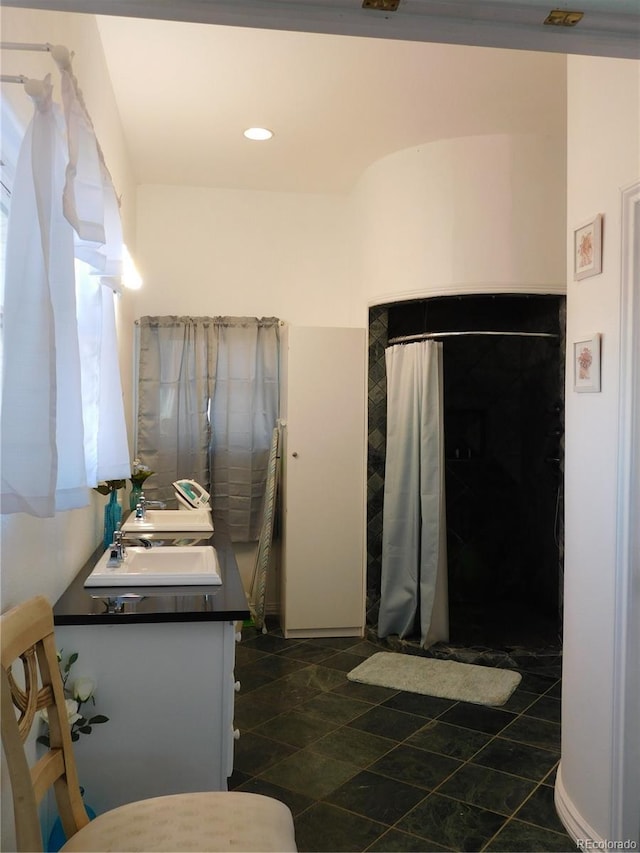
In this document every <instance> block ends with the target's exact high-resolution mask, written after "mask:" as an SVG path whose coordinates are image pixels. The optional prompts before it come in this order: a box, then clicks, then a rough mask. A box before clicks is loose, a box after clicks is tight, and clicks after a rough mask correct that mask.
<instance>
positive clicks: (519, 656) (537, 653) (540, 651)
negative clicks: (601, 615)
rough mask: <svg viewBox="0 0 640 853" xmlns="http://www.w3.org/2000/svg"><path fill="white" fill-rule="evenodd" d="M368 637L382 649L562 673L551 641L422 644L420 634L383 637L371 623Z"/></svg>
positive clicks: (559, 652) (557, 647)
mask: <svg viewBox="0 0 640 853" xmlns="http://www.w3.org/2000/svg"><path fill="white" fill-rule="evenodd" d="M366 638H367V640H369V642H371V643H374V644H375V645H377V646H379V647H380V650H381V651H391V652H402V653H404V654H412V655H419V656H422V657H427V658H436V659H438V660H455V661H458V662H460V663H471V664H477V665H479V666H494V667H501V668H503V669H517V670H526V671H530V672H536V673H537V674H538V675H547V676H552V677H554V678H560V677H561V675H562V646H561V645H560V643H558V644H557V645H548V646H544V647H540V648H525V647H523V646H504V647H502V648H497V649H496V648H489V647H487V646H480V645H456V644H453V643H434V644H433V645H432V646H430V647H429V648H427V649H425V648H422V646H421V645H420V640H419V638H415V639H413V638H408V639H400V637H398V636H395V635H392V636H389V637H385V638H383V639H381V638H380V637H378V635H377V633H376V630H375V628H374V627H372V626H371V625H367V628H366Z"/></svg>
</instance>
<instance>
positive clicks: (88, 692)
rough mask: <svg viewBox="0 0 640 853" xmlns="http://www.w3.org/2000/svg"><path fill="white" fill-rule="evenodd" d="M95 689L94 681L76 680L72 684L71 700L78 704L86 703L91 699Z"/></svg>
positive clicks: (88, 679)
mask: <svg viewBox="0 0 640 853" xmlns="http://www.w3.org/2000/svg"><path fill="white" fill-rule="evenodd" d="M95 689H96V685H95V681H93V679H91V678H76V680H75V681H74V682H73V698H74V699H77V700H78V702H86V701H87V699H91V697H92V696H93V691H94V690H95Z"/></svg>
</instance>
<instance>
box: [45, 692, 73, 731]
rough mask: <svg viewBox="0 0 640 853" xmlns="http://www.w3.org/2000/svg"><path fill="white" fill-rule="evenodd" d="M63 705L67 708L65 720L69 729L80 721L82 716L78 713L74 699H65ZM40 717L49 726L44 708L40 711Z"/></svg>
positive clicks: (47, 714) (47, 715) (47, 713)
mask: <svg viewBox="0 0 640 853" xmlns="http://www.w3.org/2000/svg"><path fill="white" fill-rule="evenodd" d="M64 703H65V705H66V706H67V719H68V722H69V727H71V726H72V725H73V724H74V723H75V722H76V721H77V720H79V719H80V717H81V716H82V714H79V713H78V707H79V706H78V703H77V702H76V700H75V699H65V700H64ZM40 716H41V717H42V719H43V720H44V721H45V723H46V724H47V725H49V712H48V711H47V709H46V708H42V710H41V711H40Z"/></svg>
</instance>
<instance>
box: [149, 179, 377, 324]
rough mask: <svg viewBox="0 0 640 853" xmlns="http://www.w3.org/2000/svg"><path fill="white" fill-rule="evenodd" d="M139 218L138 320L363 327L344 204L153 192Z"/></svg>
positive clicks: (309, 197) (168, 189) (299, 197)
mask: <svg viewBox="0 0 640 853" xmlns="http://www.w3.org/2000/svg"><path fill="white" fill-rule="evenodd" d="M137 209H138V228H137V237H138V241H137V261H138V264H139V269H140V272H141V274H142V276H143V278H144V280H145V287H144V289H143V290H140V291H139V292H138V293H137V294H136V298H135V303H134V305H135V313H136V316H138V317H140V316H144V315H145V314H158V315H164V314H193V315H203V314H204V315H218V314H228V315H234V316H245V315H249V316H276V317H280V318H282V319H284V320H286V321H288V322H290V323H295V324H297V325H314V326H353V325H362V322H361V319H362V318H361V316H360V315H359V313H358V310H357V309H358V303H359V300H358V289H357V288H354V248H353V239H352V237H353V233H354V231H353V229H354V224H353V222H352V220H351V218H350V216H349V203H348V198H346V197H345V196H341V195H328V194H327V195H316V194H302V193H298V194H296V193H276V192H251V191H247V190H218V189H208V188H204V187H175V186H155V185H154V186H141V187H139V189H138V203H137Z"/></svg>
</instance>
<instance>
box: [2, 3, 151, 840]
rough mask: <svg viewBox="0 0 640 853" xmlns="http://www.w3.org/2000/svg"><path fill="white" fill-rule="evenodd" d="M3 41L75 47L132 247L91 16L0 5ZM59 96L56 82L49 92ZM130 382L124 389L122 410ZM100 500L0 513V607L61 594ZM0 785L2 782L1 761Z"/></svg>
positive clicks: (122, 322) (7, 820)
mask: <svg viewBox="0 0 640 853" xmlns="http://www.w3.org/2000/svg"><path fill="white" fill-rule="evenodd" d="M1 14H2V39H3V41H12V42H28V43H41V42H51V43H53V44H64V45H65V46H66V47H68V48H69V49H70V50H72V51H75V54H76V57H75V60H74V71H75V74H76V76H77V78H78V80H79V83H80V86H81V88H82V90H83V93H84V96H85V100H86V103H87V106H88V109H89V112H90V114H91V116H92V119H93V122H94V126H95V128H96V132H97V135H98V139H99V140H100V143H101V145H102V148H103V151H104V154H105V158H106V162H107V164H108V166H109V169H110V171H111V174H112V176H113V179H114V183H115V186H116V190H117V192H118V193H119V194H121V195H122V215H123V224H124V229H125V240H127V242H128V243H129V244H130V245H131V247H132V248H133V244H134V230H133V229H134V225H135V195H134V191H133V180H132V176H131V173H130V169H129V164H128V162H127V156H126V149H125V145H124V142H123V138H122V133H121V128H120V121H119V116H118V112H117V109H116V106H115V103H114V100H113V95H112V92H111V84H110V81H109V77H108V75H107V72H106V66H105V63H104V57H103V54H102V47H101V44H100V40H99V38H98V33H97V29H96V24H95V19H94V18H93V17H92V16H88V15H87V16H85V15H65V14H60V13H55V14H53V13H49V12H46V11H31V10H29V11H27V10H18V9H7V8H6V7H4V8H3V9H2V10H1ZM2 71H3V73H6V74H25V75H26V76H32V77H42V76H44V74H45V73H51V75H52V79H53V81H54V82H57V80H58V79H59V75H58V72H57V69H56V67H55V64H54V62H53V60H52V59H51V57H50V55H49V54H48V53H39V54H37V53H25V52H3V56H2ZM2 95H3V98H5V97H6V98H7V100H8V101H10V104H11V106H12V108H13V111H14V112H15V114H16V115H17V117H18V119H19V120H20V122H21V123H22V124H23V126H25V127H26V124H27V122H28V121H29V119H30V117H31V113H32V106H31V102H30V99H29V98H28V97H27V95H26V94H25V93H24V90H23V88H22V86H20V85H17V84H6V85H4V86H3V89H2ZM54 98H55V100H57V101H58V102H59V100H60V98H59V88H58V87H57V88H56V90H54ZM117 315H118V331H119V335H120V350H121V352H120V355H121V364H122V367H123V376H124V377H125V379H126V378H127V377H129V376H130V374H131V370H130V355H129V353H130V352H131V327H132V323H131V315H130V305H128V301H127V296H125V297H123V298H122V299H121V300H120V302H119V304H118V310H117ZM130 390H131V384H130V381H129V382H128V385H127V387H125V389H124V393H125V400H126V401H127V411H128V413H129V415H130V408H131V407H130V405H129V404H128V401H129V399H130ZM103 502H104V499H103V498H100V497H99V496H98V495H97V494H96V493H92V496H91V505H90V506H89V507H87V508H85V509H81V510H74V511H72V512H65V513H61V514H60V515H58V516H56V517H55V518H50V519H38V518H33V517H31V516H28V515H26V514H22V513H20V514H16V515H5V516H2V517H1V519H0V523H1V531H0V535H1V537H2V538H1V546H2V552H1V557H2V586H1V608H2V610H3V611H4V610H6V609H7V608H9V607H11V606H13V605H14V604H17V603H19V602H20V601H23V600H25V599H27V598H29V597H31V596H33V595H36V594H42V595H44V596H46V597H47V598H48V599H49V600H50V601H51V602H52V603H54V602H55V601H56V600H57V598H58V597H59V596H60V595H61V594H62V592H63V591H64V589H65V588H66V586H67V585H68V583H69V581H70V580H71V579H72V578H73V577H74V576H75V574H76V573H77V571H78V569H79V568H80V567H81V566H82V565H83V563H84V562H85V561H86V560H87V558H88V557H89V556H90V554H91V553H92V552H93V550H94V549H95V547H96V546H97V545H98V543H99V541H100V539H101V536H102V504H103ZM2 771H3V783H4V782H5V781H6V780H5V778H4V775H5V765H4V761H3V763H2ZM2 790H3V794H2V841H1V845H0V846H1V848H2V849H3V850H15V846H14V845H15V841H14V840H13V819H12V808H11V805H10V787H9V785H8V784H3V786H2Z"/></svg>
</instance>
